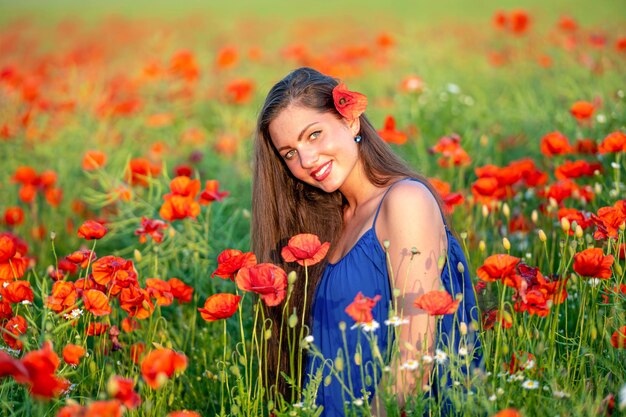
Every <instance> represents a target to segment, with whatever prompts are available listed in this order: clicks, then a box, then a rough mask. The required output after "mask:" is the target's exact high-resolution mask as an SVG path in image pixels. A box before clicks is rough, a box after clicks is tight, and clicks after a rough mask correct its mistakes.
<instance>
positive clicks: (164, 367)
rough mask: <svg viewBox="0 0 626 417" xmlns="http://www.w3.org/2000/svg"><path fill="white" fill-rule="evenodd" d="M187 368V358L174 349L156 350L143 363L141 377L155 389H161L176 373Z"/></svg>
mask: <svg viewBox="0 0 626 417" xmlns="http://www.w3.org/2000/svg"><path fill="white" fill-rule="evenodd" d="M186 368H187V357H186V356H185V355H184V354H182V353H178V352H175V351H173V350H172V349H165V348H159V349H155V350H153V351H152V352H150V353H148V354H147V355H146V356H145V357H144V358H143V360H142V361H141V375H142V376H143V379H144V381H146V383H147V384H148V385H149V386H150V387H151V388H153V389H158V388H160V387H161V386H162V385H163V384H165V383H166V382H167V380H168V379H169V378H171V377H172V375H174V373H175V372H182V371H184V370H185V369H186Z"/></svg>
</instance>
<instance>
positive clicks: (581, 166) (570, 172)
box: [554, 160, 602, 180]
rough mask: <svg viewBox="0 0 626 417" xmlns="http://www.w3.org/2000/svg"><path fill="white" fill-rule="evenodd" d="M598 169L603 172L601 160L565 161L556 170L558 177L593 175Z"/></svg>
mask: <svg viewBox="0 0 626 417" xmlns="http://www.w3.org/2000/svg"><path fill="white" fill-rule="evenodd" d="M596 171H599V172H602V164H601V163H599V162H593V163H589V162H587V161H583V160H578V161H565V162H564V163H563V164H561V165H559V166H558V167H557V168H556V170H555V171H554V175H555V177H556V178H557V179H560V180H564V179H566V178H579V177H591V176H593V175H594V174H595V172H596Z"/></svg>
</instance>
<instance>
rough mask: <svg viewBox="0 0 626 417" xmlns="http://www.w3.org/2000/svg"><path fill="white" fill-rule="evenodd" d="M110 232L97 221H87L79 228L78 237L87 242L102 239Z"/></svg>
mask: <svg viewBox="0 0 626 417" xmlns="http://www.w3.org/2000/svg"><path fill="white" fill-rule="evenodd" d="M108 231H109V230H108V229H107V228H106V227H104V225H102V224H101V223H98V222H97V221H95V220H87V221H85V222H84V223H83V224H82V225H81V226H80V227H79V228H78V237H82V238H83V239H85V240H92V239H101V238H102V237H103V236H104V235H106V234H107V232H108Z"/></svg>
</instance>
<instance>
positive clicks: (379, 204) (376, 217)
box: [372, 177, 448, 231]
mask: <svg viewBox="0 0 626 417" xmlns="http://www.w3.org/2000/svg"><path fill="white" fill-rule="evenodd" d="M405 180H410V181H417V182H419V183H420V184H423V185H424V186H426V184H424V181H422V180H420V179H419V178H413V177H407V178H403V179H401V180H398V181H396V182H394V183H393V184H391V185H390V186H389V188H387V191H385V194H383V198H381V199H380V203H378V207H377V208H376V214H375V215H374V221H373V222H372V227H376V219H378V213H379V212H380V208H381V207H382V205H383V201H385V197H387V193H389V191H391V189H392V188H393V186H394V185H396V184H397V183H399V182H400V181H405ZM426 188H428V190H429V191H430V188H429V187H428V186H426ZM431 193H432V192H431ZM439 213H441V220H442V221H443V227H444V228H445V229H446V231H448V224H447V223H446V216H445V215H444V213H443V209H442V208H441V207H439Z"/></svg>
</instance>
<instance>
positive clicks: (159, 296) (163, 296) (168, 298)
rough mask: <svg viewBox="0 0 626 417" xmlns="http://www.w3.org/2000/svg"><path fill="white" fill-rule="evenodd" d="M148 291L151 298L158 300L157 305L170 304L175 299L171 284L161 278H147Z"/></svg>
mask: <svg viewBox="0 0 626 417" xmlns="http://www.w3.org/2000/svg"><path fill="white" fill-rule="evenodd" d="M146 291H148V294H149V295H150V297H151V298H154V299H155V300H156V303H157V305H160V306H168V305H170V304H172V301H174V294H172V288H171V287H170V284H168V283H167V282H165V281H163V280H162V279H159V278H147V279H146Z"/></svg>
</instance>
